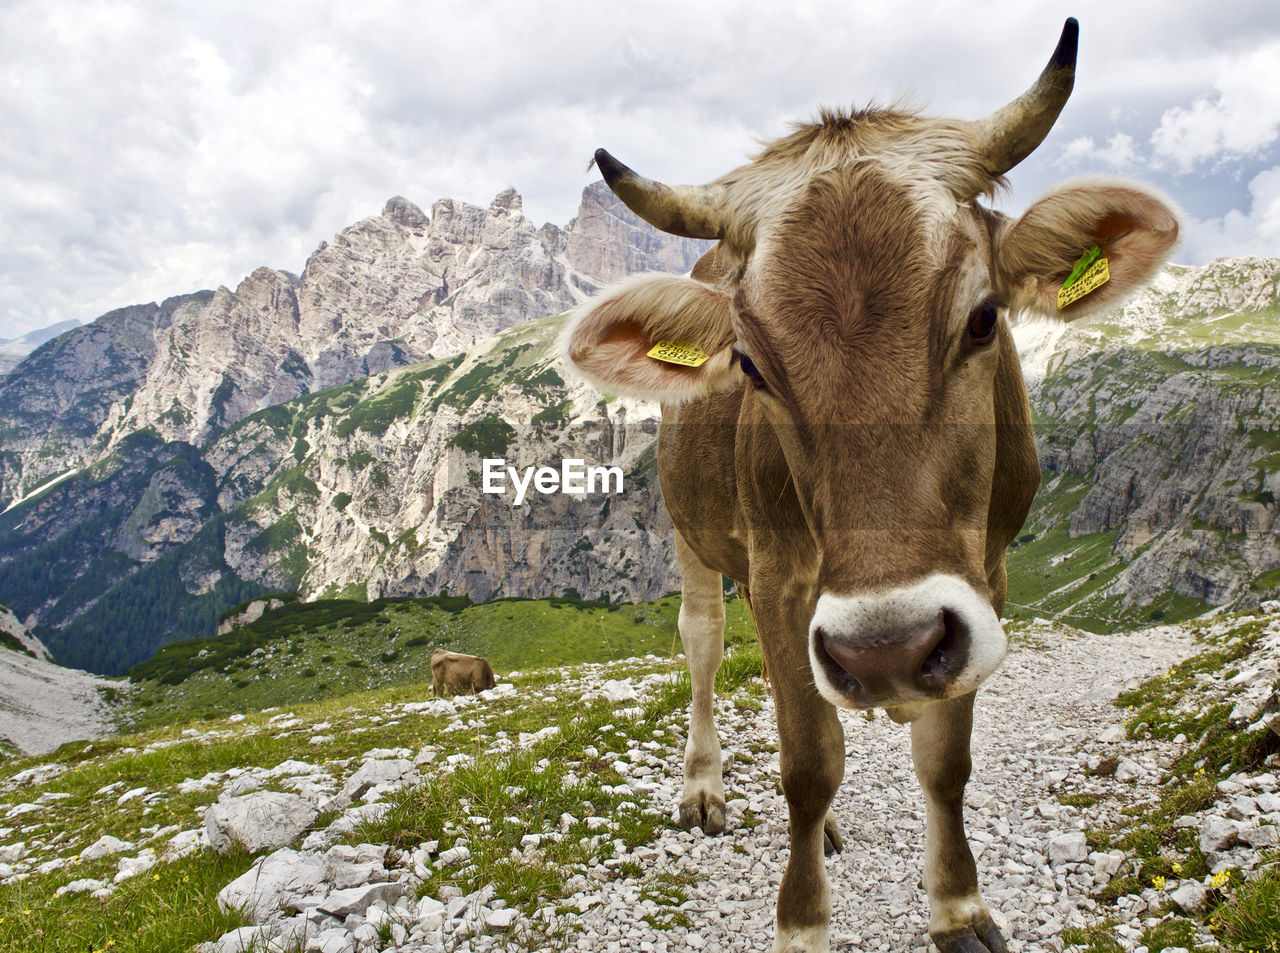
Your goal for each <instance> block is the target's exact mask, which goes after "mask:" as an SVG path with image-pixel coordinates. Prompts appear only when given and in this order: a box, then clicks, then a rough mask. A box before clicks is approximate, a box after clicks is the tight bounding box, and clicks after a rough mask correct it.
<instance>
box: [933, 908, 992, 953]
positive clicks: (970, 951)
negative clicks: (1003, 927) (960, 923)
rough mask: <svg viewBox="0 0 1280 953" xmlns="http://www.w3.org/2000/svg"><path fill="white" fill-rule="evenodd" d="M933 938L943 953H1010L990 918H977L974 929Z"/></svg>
mask: <svg viewBox="0 0 1280 953" xmlns="http://www.w3.org/2000/svg"><path fill="white" fill-rule="evenodd" d="M931 936H932V938H933V942H934V943H936V944H937V945H938V949H939V950H941V951H942V953H1009V950H1008V948H1007V947H1006V946H1005V945H1004V938H1003V937H1002V936H1000V930H999V928H997V927H996V925H995V923H994V922H993V921H992V920H991V918H990V917H985V916H984V917H976V918H975V919H974V923H973V926H972V927H966V928H964V929H960V930H948V931H947V932H946V933H934V934H931Z"/></svg>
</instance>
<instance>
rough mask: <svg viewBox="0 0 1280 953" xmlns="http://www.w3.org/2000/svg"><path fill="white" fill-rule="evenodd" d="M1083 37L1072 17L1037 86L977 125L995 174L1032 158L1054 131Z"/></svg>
mask: <svg viewBox="0 0 1280 953" xmlns="http://www.w3.org/2000/svg"><path fill="white" fill-rule="evenodd" d="M1079 37H1080V24H1078V23H1077V22H1076V20H1075V17H1071V18H1069V19H1068V20H1067V22H1066V23H1065V24H1063V27H1062V36H1061V37H1059V38H1058V46H1057V49H1055V50H1054V51H1053V56H1051V57H1049V63H1048V65H1046V66H1045V68H1044V72H1042V73H1041V74H1040V78H1039V79H1037V80H1036V82H1035V85H1034V86H1032V87H1031V88H1030V89H1029V90H1027V91H1026V92H1025V93H1023V94H1022V95H1021V96H1019V97H1018V98H1017V99H1015V100H1014V101H1013V102H1011V103H1009V105H1007V106H1005V107H1003V108H1002V109H997V110H996V111H995V112H993V113H992V114H991V115H990V116H988V117H987V118H986V119H980V120H978V121H977V122H975V123H974V124H973V125H974V127H975V129H974V132H975V135H976V136H977V139H978V151H979V153H980V154H981V155H982V156H983V157H984V159H985V165H986V166H987V168H988V169H989V170H990V171H991V174H992V175H1003V174H1004V173H1006V172H1008V171H1009V170H1010V169H1012V168H1013V167H1014V166H1015V165H1017V164H1018V163H1019V162H1021V161H1022V160H1023V159H1025V158H1026V157H1027V156H1029V155H1031V152H1032V150H1034V149H1035V147H1036V146H1038V145H1040V143H1041V141H1042V140H1043V139H1044V137H1045V136H1047V135H1048V134H1049V130H1050V129H1052V128H1053V123H1054V121H1055V120H1056V119H1057V118H1058V113H1060V112H1062V107H1063V106H1065V105H1066V104H1067V97H1068V96H1070V95H1071V87H1072V86H1073V85H1074V84H1075V78H1076V44H1077V41H1078V40H1079Z"/></svg>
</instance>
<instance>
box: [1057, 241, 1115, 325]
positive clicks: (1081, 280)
mask: <svg viewBox="0 0 1280 953" xmlns="http://www.w3.org/2000/svg"><path fill="white" fill-rule="evenodd" d="M1101 255H1102V252H1101V251H1099V250H1098V246H1097V245H1094V246H1093V247H1092V248H1090V249H1089V250H1088V251H1087V252H1085V253H1084V254H1083V255H1081V256H1080V260H1079V261H1078V262H1076V265H1075V267H1074V268H1072V269H1071V274H1069V275H1067V280H1066V281H1064V282H1063V283H1062V287H1061V288H1059V289H1058V310H1059V311H1061V310H1062V309H1063V308H1065V307H1066V306H1067V305H1069V304H1074V303H1075V302H1077V301H1079V300H1080V299H1081V298H1083V297H1084V296H1085V295H1087V294H1089V293H1090V292H1093V291H1097V290H1098V289H1099V288H1101V287H1102V286H1103V285H1105V284H1106V283H1107V282H1108V281H1110V280H1111V271H1110V269H1109V268H1108V267H1107V260H1106V259H1105V258H1102V257H1100V256H1101Z"/></svg>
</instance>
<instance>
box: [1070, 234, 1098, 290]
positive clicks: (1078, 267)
mask: <svg viewBox="0 0 1280 953" xmlns="http://www.w3.org/2000/svg"><path fill="white" fill-rule="evenodd" d="M1101 254H1102V252H1101V251H1099V250H1098V246H1097V245H1094V246H1093V247H1092V248H1090V249H1089V250H1088V251H1087V252H1085V253H1084V254H1083V255H1081V256H1080V260H1079V261H1078V262H1076V264H1075V267H1074V268H1072V269H1071V274H1069V275H1067V280H1066V281H1064V282H1063V283H1062V290H1063V291H1066V290H1067V289H1068V288H1070V287H1071V286H1072V285H1074V284H1075V283H1076V282H1077V281H1079V280H1080V276H1081V275H1083V274H1084V273H1085V272H1086V271H1088V270H1089V266H1090V265H1092V264H1093V263H1094V262H1095V261H1097V260H1098V256H1099V255H1101Z"/></svg>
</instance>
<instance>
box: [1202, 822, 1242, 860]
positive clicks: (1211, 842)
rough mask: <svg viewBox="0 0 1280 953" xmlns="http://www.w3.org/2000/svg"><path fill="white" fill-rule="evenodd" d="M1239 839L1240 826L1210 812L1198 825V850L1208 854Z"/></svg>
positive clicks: (1224, 847) (1223, 848)
mask: <svg viewBox="0 0 1280 953" xmlns="http://www.w3.org/2000/svg"><path fill="white" fill-rule="evenodd" d="M1239 839H1240V826H1239V825H1238V824H1236V823H1235V822H1234V821H1230V820H1228V819H1227V818H1225V817H1218V816H1217V815H1214V814H1211V815H1209V816H1208V817H1206V818H1205V819H1204V822H1203V823H1202V824H1201V825H1200V850H1201V851H1202V852H1203V853H1205V854H1208V853H1210V852H1213V851H1221V850H1226V849H1227V848H1228V847H1230V846H1231V845H1232V844H1234V843H1236V841H1237V840H1239Z"/></svg>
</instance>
